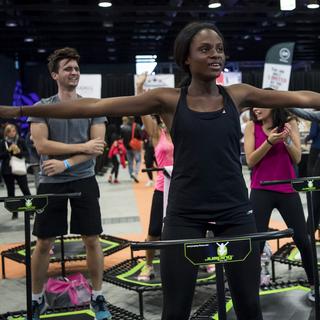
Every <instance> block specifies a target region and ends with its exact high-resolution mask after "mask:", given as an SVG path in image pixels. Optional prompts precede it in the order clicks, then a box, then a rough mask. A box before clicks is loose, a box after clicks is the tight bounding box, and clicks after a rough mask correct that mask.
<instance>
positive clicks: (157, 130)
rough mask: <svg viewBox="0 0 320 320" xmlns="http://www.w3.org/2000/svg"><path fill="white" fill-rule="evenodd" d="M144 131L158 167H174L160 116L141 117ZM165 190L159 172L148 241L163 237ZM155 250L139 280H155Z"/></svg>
mask: <svg viewBox="0 0 320 320" xmlns="http://www.w3.org/2000/svg"><path fill="white" fill-rule="evenodd" d="M146 78H147V74H146V73H144V74H142V75H140V76H139V77H138V79H137V93H138V94H141V93H143V84H144V82H145V80H146ZM141 119H142V122H143V125H144V129H145V130H146V132H147V134H148V136H149V137H150V139H151V140H152V144H153V147H154V153H155V159H156V162H157V166H158V167H159V168H163V167H165V166H172V165H173V144H172V141H171V137H170V133H169V131H168V130H167V128H166V126H165V124H164V123H163V122H162V121H161V119H160V117H159V116H150V115H146V116H142V117H141ZM163 189H164V175H163V172H162V171H158V174H157V178H156V183H155V190H154V193H153V198H152V204H151V212H150V221H149V230H148V236H147V241H156V240H159V239H160V237H161V232H162V220H163ZM153 259H154V250H147V251H146V264H145V266H144V267H143V268H142V270H141V272H140V274H139V276H138V279H139V280H144V281H149V280H151V279H153V278H154V276H155V273H154V268H153Z"/></svg>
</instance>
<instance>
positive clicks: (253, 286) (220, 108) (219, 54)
mask: <svg viewBox="0 0 320 320" xmlns="http://www.w3.org/2000/svg"><path fill="white" fill-rule="evenodd" d="M174 51H175V59H176V62H177V64H178V65H179V66H180V67H182V68H183V69H184V70H185V71H186V72H187V73H188V75H189V78H190V81H189V82H188V83H187V84H186V85H185V86H184V87H183V88H182V89H181V90H180V89H174V88H158V89H154V90H150V91H147V92H146V93H144V94H142V95H139V96H134V97H117V98H105V99H90V98H88V99H78V100H76V101H70V102H63V103H60V104H57V105H49V106H48V105H41V104H40V105H37V106H32V107H21V108H12V107H0V116H1V117H6V118H13V117H17V116H21V115H30V116H41V117H51V118H53V117H57V118H73V117H77V118H85V117H93V116H101V115H109V116H124V115H143V114H153V113H157V114H160V115H161V117H162V119H163V121H164V122H165V124H166V126H167V128H168V129H171V135H172V140H173V143H174V147H175V152H174V161H175V162H174V171H173V176H172V185H171V187H170V192H169V199H168V208H167V217H166V219H165V222H164V229H163V236H162V238H163V239H183V238H201V237H204V236H205V233H206V231H207V230H213V232H214V234H215V236H223V237H228V236H234V235H241V234H245V233H252V232H255V231H256V228H255V221H254V218H253V216H252V214H251V210H250V205H249V202H248V195H247V189H246V185H245V183H244V180H243V177H242V172H241V165H240V147H239V143H240V141H239V140H240V137H241V136H240V125H239V116H238V110H240V109H242V108H245V107H250V106H252V105H259V106H265V107H268V108H274V107H277V108H283V107H300V108H307V107H309V108H320V94H318V93H315V92H310V91H297V92H284V91H267V90H262V89H258V88H255V87H253V86H250V85H246V84H235V85H231V86H228V87H222V86H218V85H217V84H216V79H217V78H218V76H219V75H220V73H221V72H222V70H223V68H224V63H225V47H224V40H223V37H222V35H221V33H220V32H219V30H218V29H217V28H216V27H215V26H214V25H212V24H210V23H203V22H195V23H191V24H189V25H187V26H186V27H185V28H184V29H183V30H182V31H181V32H180V33H179V35H178V36H177V38H176V41H175V48H174ZM225 269H226V274H227V278H228V282H229V288H230V291H231V295H232V299H233V306H234V309H235V312H236V314H237V318H238V319H239V320H261V319H262V314H261V309H260V303H259V280H260V255H259V249H258V243H256V242H255V243H254V244H253V248H252V252H251V254H250V255H249V256H248V257H247V259H246V260H245V261H244V262H241V263H240V262H239V263H238V262H237V263H230V264H226V266H225ZM161 275H162V283H163V294H164V303H163V314H162V320H187V319H188V318H189V314H190V310H191V304H192V298H193V293H194V287H195V283H196V278H197V267H195V266H193V265H192V264H191V263H189V262H188V261H187V260H186V259H185V257H184V252H183V248H180V247H174V248H170V249H165V250H162V252H161ZM209 292H210V291H209V290H208V293H209Z"/></svg>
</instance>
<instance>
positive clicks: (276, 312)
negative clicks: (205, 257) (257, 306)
mask: <svg viewBox="0 0 320 320" xmlns="http://www.w3.org/2000/svg"><path fill="white" fill-rule="evenodd" d="M309 290H310V289H308V288H306V287H303V286H300V285H298V286H293V287H288V288H281V289H274V290H266V291H261V292H260V301H261V307H262V314H263V319H264V320H274V319H281V320H286V319H288V320H289V319H290V320H307V319H313V318H312V317H310V315H311V314H312V313H313V308H312V304H311V303H310V302H309V301H308V299H307V292H308V291H309ZM216 301H217V300H216V299H213V300H212V301H211V303H209V304H207V305H206V304H204V306H205V307H204V308H203V307H200V309H199V311H200V310H201V308H203V310H202V311H200V312H199V311H197V312H196V313H195V316H193V317H192V318H191V319H192V320H196V319H214V320H218V319H219V317H218V313H217V311H216V310H217V302H216ZM226 309H227V318H228V320H237V317H236V315H235V312H234V309H233V306H232V300H229V302H227V305H226ZM212 310H214V311H212Z"/></svg>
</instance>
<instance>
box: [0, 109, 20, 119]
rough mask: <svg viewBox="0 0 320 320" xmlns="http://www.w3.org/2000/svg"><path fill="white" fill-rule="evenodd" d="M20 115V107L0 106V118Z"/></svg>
mask: <svg viewBox="0 0 320 320" xmlns="http://www.w3.org/2000/svg"><path fill="white" fill-rule="evenodd" d="M19 116H20V108H17V107H4V106H1V107H0V118H3V119H12V118H16V117H19Z"/></svg>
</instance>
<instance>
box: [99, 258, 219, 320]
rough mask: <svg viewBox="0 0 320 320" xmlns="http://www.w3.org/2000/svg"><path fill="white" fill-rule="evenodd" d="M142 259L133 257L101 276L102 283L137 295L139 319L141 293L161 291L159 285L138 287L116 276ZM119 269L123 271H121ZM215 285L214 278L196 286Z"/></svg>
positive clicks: (142, 304)
mask: <svg viewBox="0 0 320 320" xmlns="http://www.w3.org/2000/svg"><path fill="white" fill-rule="evenodd" d="M142 259H144V260H145V257H144V256H137V257H133V258H132V259H127V260H125V261H122V262H120V263H119V264H117V265H115V266H113V267H111V268H109V269H108V270H106V271H104V274H103V281H105V282H108V283H111V284H114V285H116V286H118V287H121V288H124V289H127V290H132V291H136V292H137V293H138V296H139V313H140V316H141V317H143V316H144V302H143V293H144V292H146V291H148V292H150V291H159V290H162V286H161V285H154V286H144V285H139V284H138V283H134V282H129V281H128V282H127V281H123V280H121V278H117V276H119V275H121V274H123V273H124V272H127V271H129V270H130V269H132V268H133V267H135V266H136V265H138V263H140V260H142ZM121 269H123V270H122V271H121ZM119 271H121V272H119ZM215 283H216V277H215V278H214V279H213V280H208V281H199V282H197V286H209V285H212V284H215Z"/></svg>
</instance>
